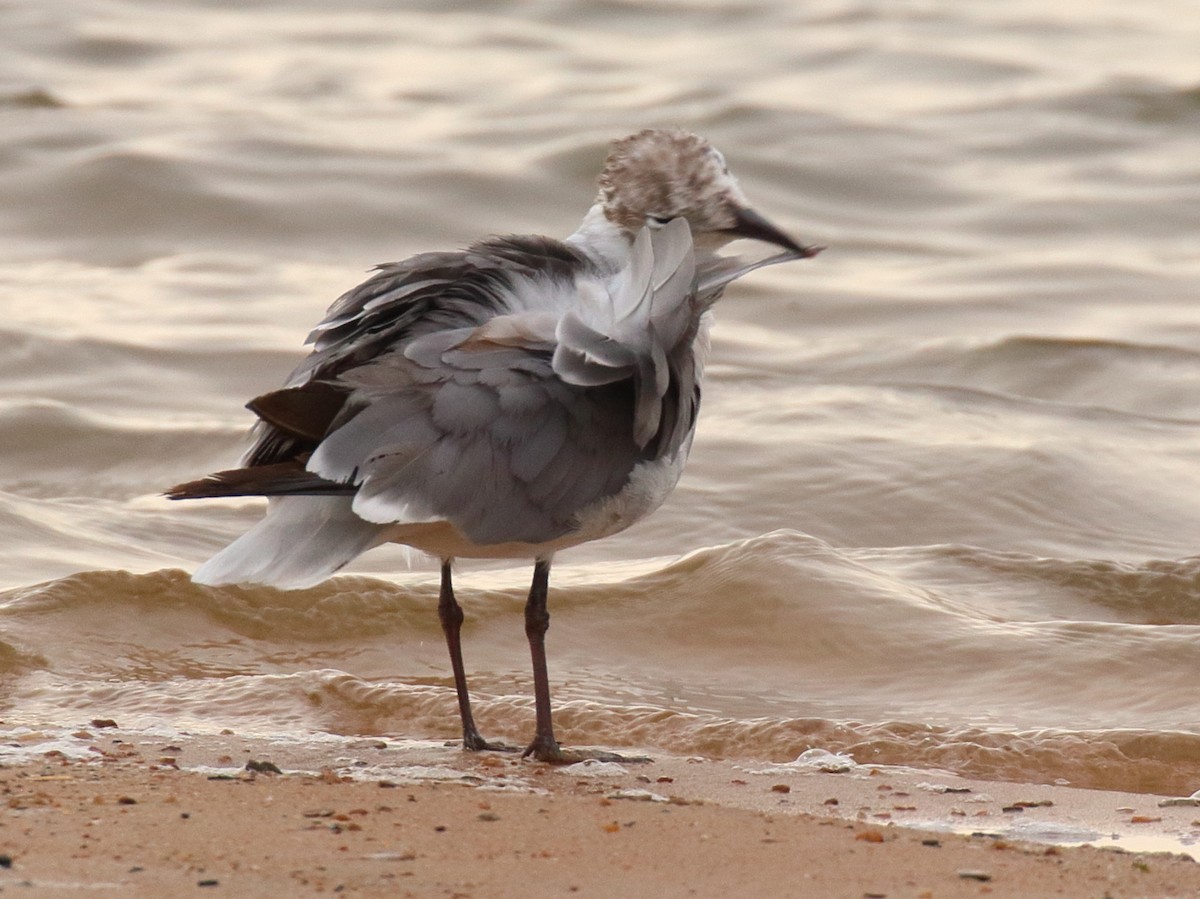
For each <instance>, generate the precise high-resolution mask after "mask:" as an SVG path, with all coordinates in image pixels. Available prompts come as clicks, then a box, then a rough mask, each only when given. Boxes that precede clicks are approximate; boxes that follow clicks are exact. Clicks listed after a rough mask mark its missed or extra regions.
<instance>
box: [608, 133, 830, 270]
mask: <svg viewBox="0 0 1200 899" xmlns="http://www.w3.org/2000/svg"><path fill="white" fill-rule="evenodd" d="M599 185H600V196H599V201H600V203H601V205H602V207H603V209H604V216H605V218H607V219H608V220H609V221H610V222H612V223H613V224H614V225H617V226H618V227H620V228H621V229H622V230H624V231H625V232H627V233H628V234H630V235H633V234H636V233H637V232H638V231H640V230H641V229H642V228H643V227H644V226H649V227H651V228H655V227H661V226H662V225H664V224H666V223H667V222H668V221H670V220H671V219H674V218H680V217H682V218H685V219H687V221H688V224H689V225H690V226H691V229H692V234H693V236H694V238H695V241H696V245H697V247H701V248H704V247H707V248H713V249H715V248H719V247H720V246H721V245H723V244H725V243H727V242H729V241H730V240H733V239H735V238H738V237H749V238H753V239H756V240H764V241H767V242H769V243H773V244H776V245H778V246H782V247H785V248H786V249H788V250H792V251H794V252H797V253H802V254H804V255H811V253H809V252H808V250H809V248H807V247H803V246H801V245H800V244H798V243H796V242H795V241H794V240H792V238H790V237H788V236H787V235H786V234H784V233H783V232H782V231H780V230H779V229H777V228H775V226H774V225H771V224H770V223H769V222H768V221H767V220H766V219H764V218H763V217H762V216H760V215H758V213H756V212H754V211H753V210H752V209H751V208H750V206H749V203H748V201H747V200H746V196H745V194H743V193H742V189H741V187H740V186H739V185H738V183H737V179H736V178H734V177H733V175H731V174H730V172H729V166H728V165H726V163H725V157H724V156H722V155H721V152H720V151H719V150H717V148H716V147H714V146H713V145H712V144H710V143H709V142H708V141H706V140H705V139H704V138H702V137H699V136H698V135H695V134H689V133H688V132H686V131H668V130H657V129H647V130H645V131H639V132H638V133H637V134H632V135H630V136H629V137H624V138H621V139H620V140H617V141H614V142H613V145H612V150H611V151H610V152H609V154H608V158H607V159H606V160H605V162H604V170H603V171H602V172H601V173H600V180H599Z"/></svg>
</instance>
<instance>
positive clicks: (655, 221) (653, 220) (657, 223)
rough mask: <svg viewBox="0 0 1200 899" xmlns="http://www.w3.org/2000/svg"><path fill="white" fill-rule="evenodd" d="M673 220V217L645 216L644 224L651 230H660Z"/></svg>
mask: <svg viewBox="0 0 1200 899" xmlns="http://www.w3.org/2000/svg"><path fill="white" fill-rule="evenodd" d="M673 218H675V216H673V215H648V216H646V224H647V225H649V226H650V227H651V228H661V227H662V226H663V225H665V224H666V223H667V222H669V221H671V219H673Z"/></svg>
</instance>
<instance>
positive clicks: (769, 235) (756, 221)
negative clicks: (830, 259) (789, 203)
mask: <svg viewBox="0 0 1200 899" xmlns="http://www.w3.org/2000/svg"><path fill="white" fill-rule="evenodd" d="M726 233H727V234H731V235H733V236H734V237H745V238H749V239H750V240H762V241H765V242H767V243H773V244H775V245H776V246H777V247H783V248H784V249H785V250H788V251H789V252H791V253H793V254H794V255H795V256H796V258H797V259H807V258H808V257H810V256H816V255H817V254H818V253H820V252H821V251H822V250H823V249H825V248H824V247H818V246H807V245H805V244H801V243H797V242H796V241H794V240H793V239H792V238H790V237H789V236H788V235H786V234H784V233H783V232H782V231H780V230H779V229H778V228H776V227H775V226H774V225H772V224H771V223H770V222H769V221H767V220H766V219H765V218H763V217H762V216H761V215H759V214H758V213H757V212H755V211H754V210H753V209H750V208H749V207H739V208H738V210H737V220H736V222H735V224H734V226H733V227H732V228H729V229H727V230H726Z"/></svg>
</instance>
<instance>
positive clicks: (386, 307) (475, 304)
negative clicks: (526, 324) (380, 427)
mask: <svg viewBox="0 0 1200 899" xmlns="http://www.w3.org/2000/svg"><path fill="white" fill-rule="evenodd" d="M588 266H589V263H588V262H587V260H586V259H585V258H584V257H582V256H581V255H580V254H578V253H577V252H575V251H574V250H572V249H571V248H570V247H568V246H566V245H565V244H563V243H561V242H559V241H554V240H550V239H548V238H539V237H505V238H492V239H489V240H486V241H481V242H480V243H477V244H475V245H473V246H471V247H470V248H468V249H466V250H464V251H461V252H447V253H422V254H419V255H417V256H413V257H411V258H409V259H406V260H404V261H403V262H394V263H388V264H386V265H381V266H378V267H377V269H376V270H375V272H374V274H373V275H372V276H371V277H370V278H368V279H367V280H366V281H364V282H363V283H362V284H360V285H359V286H357V287H355V288H354V289H352V290H350V291H347V292H346V293H345V294H343V295H342V296H341V297H339V298H338V299H337V300H336V301H334V303H333V305H332V306H330V307H329V310H328V312H327V313H326V315H325V318H324V319H323V320H322V321H321V322H320V323H319V324H318V325H317V326H316V327H315V328H314V329H313V330H312V332H311V333H310V334H309V335H308V340H307V342H308V343H309V344H311V345H312V346H313V351H312V352H311V353H310V354H309V355H308V357H307V358H305V359H304V361H303V362H301V363H300V365H299V366H297V367H296V369H295V370H294V371H293V372H292V373H291V375H290V376H289V377H288V379H287V381H286V383H285V386H284V388H282V389H281V390H277V391H273V392H271V393H269V394H265V395H264V396H261V397H258V398H256V399H255V400H253V401H251V402H250V403H249V406H250V409H251V411H253V412H254V413H255V414H256V415H258V416H259V418H260V422H259V424H258V425H257V426H256V438H255V442H254V444H253V445H252V446H251V448H250V450H249V451H248V452H247V454H246V458H245V464H246V465H250V466H259V465H269V464H273V463H277V462H282V461H286V460H288V459H291V458H294V457H296V456H297V455H302V454H305V453H310V452H311V451H312V450H313V449H315V448H316V443H317V442H318V439H319V437H320V436H323V435H324V434H325V433H326V431H327V430H328V429H329V427H330V426H331V425H332V423H333V421H334V420H335V419H336V418H337V416H338V414H339V413H340V411H341V407H342V405H343V404H344V402H345V399H346V397H347V391H346V390H345V389H344V388H343V387H342V386H340V385H339V383H338V379H339V378H340V376H341V375H342V374H343V373H344V372H347V371H352V370H353V369H355V368H357V367H359V366H362V365H366V364H369V363H370V362H371V361H372V360H373V359H375V358H376V357H378V356H380V355H383V354H386V353H387V352H389V351H390V350H391V349H393V348H395V347H396V346H402V345H404V344H405V343H406V342H408V341H411V340H413V339H415V338H417V337H420V336H422V335H425V334H430V333H435V332H437V331H442V330H446V329H449V328H456V327H464V326H475V325H480V324H482V323H484V322H486V321H488V320H490V319H491V318H493V317H495V316H497V315H500V314H503V313H504V312H505V311H507V308H508V304H509V303H511V302H512V301H513V300H514V299H516V300H520V299H522V297H521V296H520V292H521V291H522V290H523V291H525V292H526V293H534V294H537V293H539V292H553V291H555V290H561V289H562V286H563V285H564V284H569V283H570V282H571V280H572V278H573V277H574V276H575V275H576V273H577V272H578V271H580V270H581V269H586V268H587V267H588ZM526 299H528V298H526ZM285 408H286V421H283V420H281V418H280V413H281V410H283V409H285ZM314 434H315V435H316V437H317V438H318V439H313V435H314Z"/></svg>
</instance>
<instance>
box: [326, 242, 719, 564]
mask: <svg viewBox="0 0 1200 899" xmlns="http://www.w3.org/2000/svg"><path fill="white" fill-rule="evenodd" d="M694 283H695V270H694V263H693V261H692V252H691V237H690V232H688V230H687V226H686V223H684V222H680V223H679V225H678V226H675V227H670V226H669V227H668V228H665V229H663V231H661V232H658V233H656V234H654V235H651V234H649V233H645V234H643V235H642V236H641V237H639V239H638V242H637V245H636V247H635V251H634V253H633V254H632V256H631V258H630V260H629V264H628V265H627V266H626V267H625V269H624V270H622V272H620V273H618V275H617V276H616V277H615V278H612V279H602V278H601V277H600V276H599V275H597V274H595V273H594V272H593V273H589V272H580V271H577V272H576V273H575V276H574V277H573V278H572V280H571V281H570V283H565V282H564V283H560V284H559V285H558V288H559V289H560V290H564V291H570V292H571V296H570V297H569V298H567V299H563V298H560V299H559V300H558V301H557V303H554V302H548V303H543V304H532V305H533V306H534V308H533V309H527V310H525V311H517V312H510V313H506V314H503V315H500V316H497V317H494V318H492V319H489V320H488V321H486V322H484V323H483V324H481V325H476V326H466V327H460V328H451V329H447V330H440V331H434V332H430V333H425V334H422V335H420V336H418V337H415V338H413V339H411V340H409V341H407V342H406V343H404V344H403V345H402V346H399V347H393V348H392V349H390V350H389V351H388V352H385V353H381V354H379V355H378V356H376V357H375V358H374V359H372V360H371V361H370V362H369V363H367V364H363V365H360V366H357V367H355V368H353V369H351V370H349V371H346V372H344V373H343V374H342V375H341V376H340V377H339V379H338V384H339V386H340V387H348V388H350V389H351V395H350V398H349V400H348V401H347V405H346V407H345V409H344V410H343V412H342V413H341V415H340V417H339V419H338V420H337V421H335V422H334V423H333V425H332V426H331V428H330V431H329V433H328V434H327V435H326V436H325V437H324V439H323V440H322V441H321V442H320V444H319V446H317V448H316V449H315V451H314V452H313V455H312V458H311V459H310V460H309V462H308V470H309V471H310V472H312V473H313V474H315V475H317V476H319V477H320V478H321V479H323V480H326V481H331V482H340V483H352V484H354V485H356V486H357V488H358V492H357V494H356V496H355V498H354V511H355V512H356V514H358V515H360V516H361V517H363V518H364V519H366V520H368V521H373V522H380V523H383V522H398V521H399V522H412V523H416V522H426V521H440V520H446V521H449V522H451V523H452V524H453V525H454V526H455V527H456V528H458V530H459V531H460V532H461V533H462V534H463V535H464V536H466V537H467V538H468V539H470V540H471V541H473V542H475V543H478V544H488V543H499V542H510V541H525V542H531V543H541V542H547V541H550V540H553V539H556V538H558V537H561V536H564V535H565V534H568V533H570V532H571V531H572V530H573V529H574V528H575V527H576V526H577V525H578V523H579V515H580V513H581V512H582V511H583V510H585V509H587V508H588V507H590V506H592V505H594V504H595V503H597V502H600V501H603V500H604V499H606V498H608V497H611V496H613V495H615V494H617V493H618V492H620V490H621V489H622V488H623V487H624V486H625V485H626V483H627V482H628V480H629V476H630V474H631V473H632V471H633V469H634V467H635V466H636V465H637V464H638V463H639V462H643V461H649V460H652V459H655V458H660V457H662V456H664V455H668V454H673V453H675V452H677V451H678V450H679V448H680V447H681V446H682V445H683V444H684V442H685V440H686V439H687V436H688V434H690V432H691V429H692V427H693V426H694V422H695V414H696V411H697V409H696V407H697V403H698V385H697V383H696V382H697V372H696V368H695V365H694V364H693V360H692V358H691V354H692V347H691V343H692V340H693V338H694V336H695V332H696V328H697V326H698V323H697V321H696V315H694V314H693V308H694V307H693V305H692V304H691V302H690V298H692V297H694ZM568 300H569V303H570V305H572V306H573V307H574V308H573V309H572V310H571V311H569V312H567V313H566V314H565V315H564V314H563V313H562V312H561V311H554V308H553V307H557V309H561V308H562V307H563V306H564V305H566V304H567V303H568Z"/></svg>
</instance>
